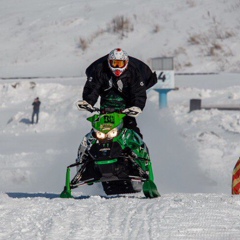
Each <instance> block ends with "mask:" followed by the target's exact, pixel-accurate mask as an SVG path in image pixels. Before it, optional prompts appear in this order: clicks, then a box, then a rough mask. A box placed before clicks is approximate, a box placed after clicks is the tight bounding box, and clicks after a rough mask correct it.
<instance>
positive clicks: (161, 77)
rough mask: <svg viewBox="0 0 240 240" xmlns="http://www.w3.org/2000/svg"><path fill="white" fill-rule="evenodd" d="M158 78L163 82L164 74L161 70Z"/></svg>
mask: <svg viewBox="0 0 240 240" xmlns="http://www.w3.org/2000/svg"><path fill="white" fill-rule="evenodd" d="M158 79H159V80H162V81H163V82H164V81H165V80H166V76H165V74H164V73H163V72H160V74H159V75H158Z"/></svg>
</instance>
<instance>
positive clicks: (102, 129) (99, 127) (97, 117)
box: [60, 108, 160, 198]
mask: <svg viewBox="0 0 240 240" xmlns="http://www.w3.org/2000/svg"><path fill="white" fill-rule="evenodd" d="M87 110H89V111H91V112H94V111H95V112H99V113H98V114H94V115H93V116H91V117H89V118H87V120H88V121H90V122H91V123H92V131H91V132H90V133H89V134H88V135H86V136H85V137H84V140H83V142H82V145H80V147H79V151H78V159H77V160H78V161H76V163H74V164H71V165H69V166H68V167H67V173H66V184H65V187H64V190H63V192H62V193H61V195H60V197H61V198H71V197H73V196H72V189H74V188H77V187H79V186H81V185H85V184H88V185H92V184H94V183H97V182H101V183H102V186H103V190H104V191H105V193H106V194H107V195H116V194H127V193H137V192H141V191H143V193H144V195H145V196H146V197H147V198H155V197H159V196H160V194H159V192H158V190H157V187H156V185H155V183H154V175H153V170H152V164H151V161H150V156H149V152H148V149H147V146H146V145H145V143H144V142H143V140H142V138H141V137H140V136H139V135H138V134H137V133H136V132H134V131H133V130H131V129H127V128H124V126H123V119H124V117H125V116H126V114H123V113H118V112H115V111H114V109H112V110H110V109H108V111H107V113H102V111H101V113H100V109H97V108H93V109H91V110H90V109H87ZM82 147H84V151H82ZM79 159H81V160H79ZM73 167H76V168H77V173H76V175H75V176H74V177H73V178H72V180H71V170H70V169H71V168H73Z"/></svg>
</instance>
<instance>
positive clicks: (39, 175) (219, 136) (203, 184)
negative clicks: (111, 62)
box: [0, 0, 240, 240]
mask: <svg viewBox="0 0 240 240" xmlns="http://www.w3.org/2000/svg"><path fill="white" fill-rule="evenodd" d="M136 2H137V4H136ZM239 9H240V2H239V0H231V1H226V0H212V1H207V0H200V1H197V0H186V1H181V2H180V1H179V2H177V1H173V0H169V1H162V0H149V1H147V2H146V1H143V0H137V1H126V0H121V1H119V0H114V1H112V0H111V1H110V0H92V1H85V0H83V1H76V0H71V1H64V0H59V1H53V0H48V1H45V0H43V1H30V0H22V1H17V0H8V1H1V9H0V13H1V14H0V27H1V35H0V42H1V44H0V53H1V54H0V78H2V80H0V191H1V192H0V216H1V218H0V239H4V240H5V239H24V240H25V239H54V240H55V239H104V240H105V239H124V240H125V239H151V240H152V239H174V240H175V239H211V240H212V239H216V240H219V239H231V240H232V239H239V235H240V228H239V221H240V215H239V210H240V199H239V196H231V173H232V169H233V167H234V165H235V163H236V161H237V159H238V157H239V152H240V147H239V144H238V142H239V133H240V121H239V119H240V115H239V112H238V111H219V110H217V109H212V110H201V111H194V112H191V113H189V100H190V99H191V98H200V99H202V102H203V105H205V106H209V105H214V104H220V105H225V104H227V105H229V104H230V105H238V103H239V98H240V96H239V80H240V76H239V74H237V73H236V72H239V57H238V56H239V54H240V49H239V44H238V39H239V28H240V21H239V19H240V17H239V16H240V15H239ZM118 16H120V17H121V16H124V19H127V20H128V23H129V27H128V28H127V29H125V31H124V36H122V32H121V31H120V32H114V31H113V26H112V24H113V19H116V17H118ZM80 39H81V41H80ZM86 43H88V44H87V47H86V48H84V44H86ZM118 46H121V47H123V48H124V49H125V50H126V51H127V52H128V53H129V54H130V55H132V56H135V57H138V58H140V59H142V60H144V61H145V62H147V63H149V59H150V58H152V57H159V56H174V60H175V68H176V72H219V71H220V73H219V74H214V75H194V76H193V75H187V76H186V75H180V76H179V75H176V86H177V87H178V88H179V90H177V91H171V92H170V93H169V94H168V104H169V107H168V109H164V110H161V111H159V109H158V95H157V93H156V92H155V91H153V90H152V91H150V92H149V94H148V102H147V106H146V108H145V111H144V112H143V114H141V115H140V116H139V117H138V123H139V126H140V128H141V131H142V132H143V135H144V140H145V142H146V143H147V145H148V147H149V150H150V153H151V158H152V163H153V168H154V173H155V181H156V184H157V186H158V189H159V191H160V193H161V194H162V196H161V198H158V199H151V200H150V199H145V198H144V196H143V194H142V193H140V194H137V195H135V196H133V195H129V196H118V197H116V196H113V197H108V196H105V194H104V193H103V191H102V188H101V185H100V184H99V185H94V186H89V187H82V188H81V189H77V190H76V191H74V194H75V196H76V197H77V199H75V200H73V199H60V198H59V193H60V192H61V191H62V188H63V185H64V178H65V171H66V166H67V165H69V164H71V163H73V162H74V161H75V158H76V153H77V148H78V145H79V143H80V141H81V139H82V137H83V135H84V134H86V133H87V132H88V131H89V129H90V125H89V123H88V122H87V121H86V120H85V119H86V117H87V116H90V113H85V112H79V111H77V109H76V107H75V104H74V103H75V101H76V100H77V99H80V98H81V93H82V87H83V84H84V82H85V77H83V76H84V70H85V68H86V67H87V66H88V65H89V63H91V62H92V61H93V60H95V59H96V58H97V57H100V56H102V55H103V54H106V53H107V52H109V51H110V50H111V49H112V48H115V47H118ZM222 71H223V72H222ZM230 71H231V72H235V73H229V72H230ZM49 76H50V77H54V78H46V77H49ZM22 77H38V78H37V79H22ZM39 77H40V78H39ZM61 77H63V78H61ZM64 77H65V78H64ZM5 78H13V79H10V80H5ZM16 78H17V79H16ZM37 96H38V97H39V98H40V100H41V101H42V105H41V112H40V121H39V124H37V125H31V124H30V118H31V112H32V106H31V103H32V101H33V99H34V98H35V97H37Z"/></svg>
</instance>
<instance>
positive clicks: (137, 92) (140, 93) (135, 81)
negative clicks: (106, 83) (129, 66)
mask: <svg viewBox="0 0 240 240" xmlns="http://www.w3.org/2000/svg"><path fill="white" fill-rule="evenodd" d="M130 96H131V105H132V106H136V107H139V108H140V109H141V110H143V108H144V107H145V104H146V100H147V93H146V87H145V85H144V81H143V78H142V76H141V74H140V72H139V71H138V70H137V69H135V70H134V72H133V76H132V81H131V86H130Z"/></svg>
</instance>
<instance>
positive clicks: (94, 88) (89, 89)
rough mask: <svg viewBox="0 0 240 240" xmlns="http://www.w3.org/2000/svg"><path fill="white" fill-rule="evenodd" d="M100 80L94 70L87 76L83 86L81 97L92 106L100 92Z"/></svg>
mask: <svg viewBox="0 0 240 240" xmlns="http://www.w3.org/2000/svg"><path fill="white" fill-rule="evenodd" d="M100 88H101V82H100V80H99V77H98V75H97V73H96V71H94V73H93V74H92V76H90V77H88V79H87V82H86V83H85V86H84V88H83V94H82V98H83V100H85V101H86V102H88V103H89V104H91V105H92V106H94V104H95V103H96V102H97V100H98V97H99V94H100Z"/></svg>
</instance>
